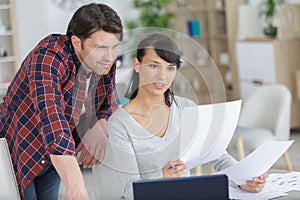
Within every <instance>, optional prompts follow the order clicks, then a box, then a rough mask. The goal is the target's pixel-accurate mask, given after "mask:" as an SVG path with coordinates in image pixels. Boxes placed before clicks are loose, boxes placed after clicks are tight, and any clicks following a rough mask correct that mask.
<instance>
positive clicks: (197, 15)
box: [171, 0, 244, 103]
mask: <svg viewBox="0 0 300 200" xmlns="http://www.w3.org/2000/svg"><path fill="white" fill-rule="evenodd" d="M243 3H244V1H243V0H234V1H233V0H177V1H176V2H175V3H174V4H173V5H172V8H171V9H172V10H173V12H174V13H175V18H174V20H173V22H172V25H173V26H172V28H173V29H174V30H176V31H179V32H181V33H184V34H186V35H188V36H190V37H192V38H193V40H194V41H196V42H198V43H199V44H201V45H202V47H203V48H205V49H206V51H207V52H208V54H209V56H210V58H211V59H212V62H211V64H215V65H216V66H217V67H218V71H219V72H220V74H221V76H222V80H223V82H224V89H225V91H226V97H227V99H229V100H232V99H238V98H239V88H238V80H237V78H236V77H237V70H236V63H235V61H236V59H235V42H236V32H237V11H238V6H239V5H241V4H243ZM189 45H190V44H184V43H182V44H180V48H181V49H183V50H184V51H189V53H190V54H192V56H193V58H192V60H189V61H190V62H189V63H196V64H197V63H199V61H200V63H201V59H202V58H201V55H199V53H198V52H197V51H196V52H195V51H192V50H191V49H190V46H189ZM205 64H207V63H205ZM205 64H204V65H205ZM199 65H201V64H199ZM200 67H201V66H200ZM181 71H185V72H182V73H190V75H188V77H191V76H192V77H193V78H192V79H193V80H192V79H191V80H190V85H191V87H193V85H196V86H199V85H200V89H197V90H194V91H196V92H195V94H196V96H198V101H199V103H208V102H209V96H210V94H208V95H207V93H209V91H207V84H208V83H207V82H206V81H203V77H195V73H193V72H190V71H189V70H188V69H182V70H181ZM194 79H199V82H200V84H197V83H195V80H194ZM200 79H201V80H200ZM204 96H207V97H208V99H207V98H204Z"/></svg>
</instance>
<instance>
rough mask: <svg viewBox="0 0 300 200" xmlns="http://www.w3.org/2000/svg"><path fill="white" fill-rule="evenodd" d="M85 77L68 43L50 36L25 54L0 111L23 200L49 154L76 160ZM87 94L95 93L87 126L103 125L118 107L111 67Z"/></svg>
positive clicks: (1, 128)
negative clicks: (104, 119) (76, 139)
mask: <svg viewBox="0 0 300 200" xmlns="http://www.w3.org/2000/svg"><path fill="white" fill-rule="evenodd" d="M85 76H86V74H85V72H84V71H83V70H82V68H81V64H80V62H79V60H78V58H77V57H76V55H75V52H74V49H73V47H72V45H71V42H70V40H69V39H68V37H67V36H65V35H58V34H53V35H49V36H47V37H46V38H44V39H43V40H42V41H41V42H40V43H39V44H38V45H37V46H36V47H35V48H34V49H33V50H32V51H31V52H30V53H29V55H28V56H27V57H26V59H25V60H24V62H23V63H22V66H21V67H20V69H19V71H18V72H17V74H16V76H15V78H14V80H13V81H12V83H11V85H10V86H9V88H8V91H7V94H6V96H5V98H4V103H2V104H1V105H0V137H5V138H6V139H7V141H8V144H9V148H10V152H11V157H12V161H13V166H14V170H15V172H16V177H17V182H18V185H19V188H20V192H21V194H22V197H23V194H24V193H23V192H24V189H25V188H26V187H27V186H28V185H29V183H30V182H31V181H32V180H33V179H34V178H35V177H36V176H37V174H39V172H40V171H41V170H42V169H43V168H45V166H46V165H47V164H50V158H49V154H55V155H71V156H75V154H76V151H75V142H74V138H75V137H74V136H75V135H74V132H76V131H74V130H75V126H76V124H77V123H78V120H79V117H80V114H81V109H82V104H83V103H84V96H85V90H86V87H85V83H86V77H85ZM90 88H95V89H94V90H93V89H91V91H92V92H93V93H94V95H93V94H92V95H89V100H91V101H90V103H87V104H86V105H85V107H86V108H87V111H86V112H87V118H88V119H89V121H88V122H91V121H93V122H95V121H96V120H97V119H100V118H106V119H107V118H108V117H110V115H111V114H112V112H113V111H114V110H115V109H116V108H117V105H118V104H117V102H116V96H115V94H116V93H115V65H114V66H113V67H112V70H111V71H110V73H109V74H108V75H104V76H97V75H92V77H91V84H90ZM90 93H91V92H90ZM87 102H89V101H87ZM93 110H94V111H93ZM85 126H86V124H85ZM87 126H91V124H88V125H87Z"/></svg>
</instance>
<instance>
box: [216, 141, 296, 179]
mask: <svg viewBox="0 0 300 200" xmlns="http://www.w3.org/2000/svg"><path fill="white" fill-rule="evenodd" d="M293 142H294V140H293V141H265V142H264V143H263V144H262V145H260V146H259V147H258V148H256V149H255V150H254V151H253V152H252V153H251V154H249V155H248V156H247V157H246V158H244V159H242V160H241V161H240V162H239V163H236V164H234V165H232V166H230V167H228V168H226V169H224V170H221V171H220V172H219V173H223V174H226V175H227V176H228V177H229V179H231V180H233V181H234V182H235V183H236V184H238V185H242V184H245V183H246V180H252V178H253V177H256V176H259V175H261V174H263V173H265V172H267V171H268V170H269V169H270V168H271V167H272V165H273V164H274V163H275V162H276V161H277V160H278V159H279V158H280V157H281V156H282V154H283V153H284V152H285V151H286V150H287V149H288V148H289V147H290V146H291V144H292V143H293Z"/></svg>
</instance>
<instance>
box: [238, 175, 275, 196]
mask: <svg viewBox="0 0 300 200" xmlns="http://www.w3.org/2000/svg"><path fill="white" fill-rule="evenodd" d="M268 177H269V174H268V173H264V174H263V175H261V176H258V177H254V178H253V180H249V181H247V182H246V184H245V185H240V188H242V189H243V190H245V191H247V192H253V193H256V192H261V191H262V189H263V188H264V187H265V183H266V178H268Z"/></svg>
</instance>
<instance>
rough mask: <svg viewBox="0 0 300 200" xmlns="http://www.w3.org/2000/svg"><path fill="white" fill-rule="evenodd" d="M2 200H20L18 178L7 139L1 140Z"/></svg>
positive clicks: (0, 190)
mask: <svg viewBox="0 0 300 200" xmlns="http://www.w3.org/2000/svg"><path fill="white" fill-rule="evenodd" d="M0 199H5V200H17V199H20V195H19V189H18V185H17V182H16V176H15V172H14V170H13V166H12V162H11V158H10V153H9V150H8V146H7V142H6V139H5V138H0Z"/></svg>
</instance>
